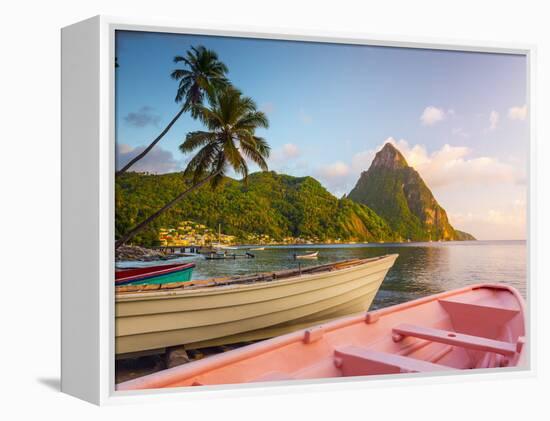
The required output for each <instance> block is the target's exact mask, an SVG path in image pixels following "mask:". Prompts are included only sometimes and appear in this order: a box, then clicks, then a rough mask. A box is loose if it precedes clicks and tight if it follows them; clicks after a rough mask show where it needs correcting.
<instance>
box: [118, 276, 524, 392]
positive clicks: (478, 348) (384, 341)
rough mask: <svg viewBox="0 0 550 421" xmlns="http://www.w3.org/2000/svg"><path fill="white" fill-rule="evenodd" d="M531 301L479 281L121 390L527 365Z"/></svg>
mask: <svg viewBox="0 0 550 421" xmlns="http://www.w3.org/2000/svg"><path fill="white" fill-rule="evenodd" d="M525 329H526V327H525V307H524V301H523V298H522V297H521V295H520V294H519V293H518V292H517V291H516V290H515V289H514V288H512V287H510V286H505V285H503V284H478V285H472V286H468V287H464V288H460V289H457V290H453V291H448V292H444V293H441V294H436V295H432V296H428V297H425V298H421V299H418V300H414V301H410V302H405V303H403V304H398V305H395V306H391V307H387V308H384V309H381V310H377V311H373V312H367V313H362V314H359V315H354V316H349V317H344V318H341V319H338V320H334V321H332V322H329V323H326V324H323V325H318V326H315V327H311V328H307V329H304V330H300V331H296V332H293V333H290V334H287V335H283V336H279V337H276V338H272V339H270V340H266V341H263V342H259V343H256V344H252V345H249V346H246V347H242V348H239V349H235V350H232V351H228V352H226V353H224V354H218V355H215V356H212V357H209V358H206V359H204V360H199V361H195V362H192V363H189V364H184V365H181V366H179V367H174V368H171V369H167V370H163V371H160V372H157V373H154V374H150V375H147V376H144V377H141V378H138V379H134V380H130V381H127V382H123V383H120V384H118V385H117V390H119V391H124V390H138V389H157V388H166V387H180V386H201V385H219V384H239V383H251V382H268V381H281V380H286V381H288V380H294V379H320V378H333V377H353V376H369V375H385V374H397V373H433V372H449V373H452V372H459V371H460V370H468V371H470V370H472V369H486V368H499V367H518V368H519V367H525V366H526V364H527V352H526V348H527V346H526V344H527V338H526V336H525V335H526V330H525Z"/></svg>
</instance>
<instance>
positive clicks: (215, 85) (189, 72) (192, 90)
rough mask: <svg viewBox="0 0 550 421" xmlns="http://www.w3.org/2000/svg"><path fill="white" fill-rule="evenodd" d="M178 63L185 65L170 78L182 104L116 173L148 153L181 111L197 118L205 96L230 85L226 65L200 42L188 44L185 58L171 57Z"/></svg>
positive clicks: (125, 169) (207, 96) (176, 99)
mask: <svg viewBox="0 0 550 421" xmlns="http://www.w3.org/2000/svg"><path fill="white" fill-rule="evenodd" d="M180 62H183V63H184V64H185V68H183V69H175V70H174V71H173V72H172V74H171V77H172V79H174V80H179V85H178V90H177V92H176V98H175V101H176V103H183V104H182V106H181V109H180V110H179V111H178V113H177V114H176V115H175V116H174V118H173V119H172V120H171V121H170V123H168V125H167V126H166V127H165V128H164V130H163V131H162V132H161V133H160V134H159V135H158V136H157V137H156V138H155V140H153V141H152V142H151V143H150V144H149V146H147V147H146V148H145V149H144V150H143V151H142V152H141V153H139V154H138V155H137V156H136V157H134V158H133V159H132V160H131V161H130V162H128V163H127V164H126V165H125V166H124V167H123V168H122V169H120V170H119V171H117V173H116V175H120V174H123V173H124V172H126V171H127V170H128V169H129V168H130V167H131V166H132V165H134V164H135V163H136V162H137V161H139V160H140V159H141V158H143V157H144V156H145V155H147V153H149V151H150V150H151V149H153V147H154V146H155V145H156V144H157V143H158V142H159V141H160V140H161V139H162V138H163V137H164V135H165V134H166V133H168V131H169V130H170V129H171V128H172V126H173V125H174V123H175V122H176V121H177V120H178V118H180V117H181V115H182V114H183V113H184V112H186V111H191V115H192V116H193V117H194V118H196V117H197V116H198V115H197V112H196V111H195V110H194V108H195V107H196V106H199V105H203V104H204V99H205V96H206V98H212V97H213V96H214V95H215V92H216V91H218V90H220V89H225V88H226V87H227V86H229V80H228V79H227V78H226V76H225V75H226V73H227V72H228V69H227V66H226V65H225V64H223V63H222V62H221V61H220V60H219V59H218V55H217V54H216V52H214V51H212V50H208V49H207V48H205V47H203V46H202V45H201V46H198V47H191V49H190V50H189V51H187V55H186V56H185V57H183V56H176V57H174V63H180ZM117 65H118V62H117Z"/></svg>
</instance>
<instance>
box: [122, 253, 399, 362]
mask: <svg viewBox="0 0 550 421" xmlns="http://www.w3.org/2000/svg"><path fill="white" fill-rule="evenodd" d="M396 259H397V255H396V254H392V255H385V256H381V257H375V258H368V259H351V260H347V261H342V262H337V263H330V264H325V265H319V266H313V267H309V268H298V269H291V270H285V271H279V272H270V273H263V274H256V275H247V276H238V277H234V278H218V279H210V280H204V281H191V282H185V283H179V284H168V285H156V286H155V285H147V286H144V288H143V289H141V288H140V286H127V287H124V286H123V287H119V288H117V293H116V304H115V305H116V322H115V324H116V339H115V346H116V354H118V355H119V356H120V355H124V354H131V353H136V352H141V351H148V352H150V351H158V352H163V350H164V349H165V348H167V347H171V346H177V345H185V346H186V347H188V348H190V349H193V348H202V347H208V346H216V345H223V344H231V343H238V342H243V341H251V340H258V339H265V338H270V337H273V336H277V335H280V334H284V333H288V332H292V331H294V330H297V329H300V328H304V327H307V326H311V325H315V324H318V323H321V322H324V321H327V320H332V319H335V318H338V317H342V316H345V315H349V314H353V313H357V312H360V311H365V310H366V309H368V307H369V306H370V304H371V302H372V300H373V298H374V296H375V295H376V292H377V291H378V289H379V287H380V285H381V283H382V281H383V279H384V277H385V276H386V273H387V272H388V270H389V269H390V268H391V267H392V266H393V263H394V262H395V260H396Z"/></svg>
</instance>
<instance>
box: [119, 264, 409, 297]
mask: <svg viewBox="0 0 550 421" xmlns="http://www.w3.org/2000/svg"><path fill="white" fill-rule="evenodd" d="M397 257H399V255H398V254H397V253H392V254H385V255H383V256H377V257H372V258H367V259H363V260H362V261H361V262H360V263H358V264H356V265H353V266H348V267H345V268H342V269H337V270H334V271H331V270H326V271H323V272H318V273H305V274H299V275H297V276H291V277H289V278H281V279H275V280H270V281H257V282H250V283H239V279H235V280H234V281H236V282H234V283H230V281H227V282H228V283H227V284H218V285H209V286H204V287H199V288H187V289H186V288H185V286H184V287H178V288H173V289H164V290H163V289H160V290H158V289H156V290H152V291H147V290H144V291H139V292H123V293H117V294H115V299H116V301H117V303H119V302H120V303H122V302H133V301H142V300H150V299H177V298H181V297H182V296H191V295H199V296H200V295H205V296H207V295H215V294H219V293H220V291H223V293H224V294H228V293H233V292H238V291H241V290H243V289H246V290H254V289H262V288H271V287H276V286H279V285H284V284H287V283H295V282H296V283H298V282H307V281H311V280H313V279H317V278H319V277H324V276H326V275H327V274H332V275H334V274H336V273H338V274H341V273H347V272H353V271H356V270H361V269H363V266H364V265H367V264H371V263H374V264H381V263H383V262H385V261H386V260H390V259H393V262H395V260H396V259H397ZM337 263H338V262H335V264H337ZM392 266H393V263H392ZM390 268H391V266H390ZM270 273H273V272H264V274H270ZM258 275H261V274H258ZM190 282H191V283H192V282H193V281H190Z"/></svg>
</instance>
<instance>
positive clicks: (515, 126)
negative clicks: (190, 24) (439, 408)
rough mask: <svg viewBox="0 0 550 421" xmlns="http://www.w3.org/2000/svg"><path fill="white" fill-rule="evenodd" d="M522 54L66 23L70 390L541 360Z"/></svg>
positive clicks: (134, 395)
mask: <svg viewBox="0 0 550 421" xmlns="http://www.w3.org/2000/svg"><path fill="white" fill-rule="evenodd" d="M531 54H532V48H531V47H510V46H494V45H483V44H480V45H460V44H456V43H455V44H453V43H447V44H434V43H425V42H419V41H418V40H395V39H394V40H385V39H376V38H374V37H372V38H369V39H363V38H361V37H356V36H353V35H349V34H348V35H336V36H332V35H331V36H330V37H329V36H327V35H326V34H310V33H299V32H296V33H294V34H284V33H283V34H281V33H276V32H268V31H266V32H265V33H253V32H246V31H242V30H241V31H239V30H234V29H233V30H228V29H225V28H181V27H178V26H177V25H173V24H168V25H162V24H155V23H144V22H132V21H129V20H125V19H114V18H105V17H96V18H92V19H90V20H87V21H84V22H80V23H77V24H75V25H72V26H69V27H67V28H64V29H63V31H62V86H63V90H62V104H63V105H62V114H63V121H62V136H63V139H62V166H63V168H62V192H63V203H62V207H63V217H62V221H63V236H62V243H63V246H62V259H63V261H62V276H63V279H62V305H63V309H62V310H63V311H62V350H63V356H62V368H63V371H62V389H63V391H65V392H67V393H70V394H72V395H75V396H78V397H81V398H83V399H86V400H89V401H92V402H95V403H103V402H117V401H127V400H135V399H151V398H152V399H157V398H161V397H166V396H167V393H166V392H170V393H169V394H170V396H177V397H181V396H182V395H184V396H191V393H193V394H194V393H195V392H203V393H213V394H216V393H223V391H227V390H229V389H238V390H239V391H241V392H243V393H246V392H247V391H251V390H254V389H257V388H267V387H279V388H284V387H289V386H296V385H299V386H301V387H303V388H305V389H306V388H307V387H310V386H311V385H312V384H319V383H320V384H324V385H326V387H337V385H338V384H342V383H346V382H347V383H349V382H355V383H356V384H358V385H360V386H361V387H370V386H373V385H374V386H376V384H379V382H380V381H384V382H391V381H399V382H400V383H401V384H406V383H407V382H413V381H414V379H415V378H419V377H420V378H422V379H433V378H441V376H445V378H459V377H462V376H464V375H466V374H468V375H476V376H481V377H482V376H485V377H495V376H504V377H506V376H508V377H511V376H514V375H522V374H525V373H529V372H530V371H531V370H532V358H531V350H530V346H529V344H530V341H531V336H532V335H531V334H530V314H531V312H532V308H531V304H530V300H529V298H530V295H531V294H532V287H533V280H532V279H531V278H530V276H529V273H530V272H529V259H530V240H531V236H530V230H532V229H533V227H532V226H531V225H530V222H531V220H530V217H529V215H530V207H529V199H530V196H529V187H530V182H531V177H530V172H531V166H530V163H531V147H530V108H531V107H530V89H531V85H530V80H531V79H530V72H531V68H530V60H531Z"/></svg>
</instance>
